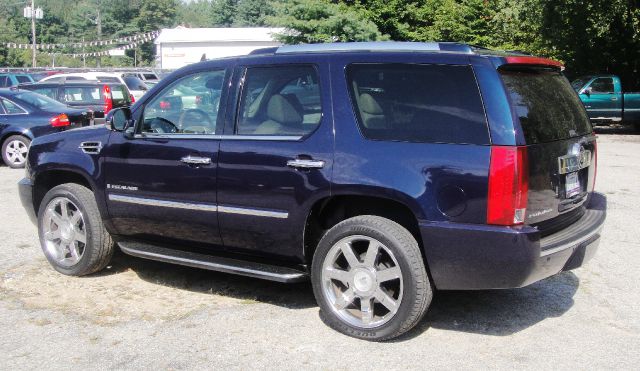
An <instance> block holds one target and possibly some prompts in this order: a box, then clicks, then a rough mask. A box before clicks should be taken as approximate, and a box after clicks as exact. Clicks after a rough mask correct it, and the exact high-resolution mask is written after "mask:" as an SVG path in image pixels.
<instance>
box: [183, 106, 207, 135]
mask: <svg viewBox="0 0 640 371" xmlns="http://www.w3.org/2000/svg"><path fill="white" fill-rule="evenodd" d="M189 116H191V117H189ZM194 116H199V120H198V117H194ZM188 118H189V119H188ZM185 119H187V120H186V122H187V124H188V123H189V122H199V123H200V125H197V124H196V125H189V126H184V123H185ZM178 127H179V128H180V129H182V131H181V132H182V133H203V134H207V133H209V132H210V131H211V128H212V127H213V122H212V121H211V117H209V115H208V114H207V113H206V112H205V111H203V110H201V109H198V108H191V109H188V110H185V111H184V112H182V113H181V114H180V118H179V119H178Z"/></svg>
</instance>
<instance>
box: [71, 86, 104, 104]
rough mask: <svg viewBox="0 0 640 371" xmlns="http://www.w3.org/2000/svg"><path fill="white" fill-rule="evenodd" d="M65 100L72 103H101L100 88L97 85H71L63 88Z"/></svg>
mask: <svg viewBox="0 0 640 371" xmlns="http://www.w3.org/2000/svg"><path fill="white" fill-rule="evenodd" d="M63 94H64V100H65V102H73V103H79V102H83V103H92V104H100V103H102V96H101V89H100V87H99V86H71V87H65V88H64V89H63Z"/></svg>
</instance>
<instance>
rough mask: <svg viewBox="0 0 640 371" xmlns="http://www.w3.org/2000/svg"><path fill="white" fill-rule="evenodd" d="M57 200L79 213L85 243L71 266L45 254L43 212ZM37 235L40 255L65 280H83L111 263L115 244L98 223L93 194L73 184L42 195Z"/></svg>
mask: <svg viewBox="0 0 640 371" xmlns="http://www.w3.org/2000/svg"><path fill="white" fill-rule="evenodd" d="M60 198H66V199H68V200H69V201H71V202H72V203H73V204H74V206H76V207H77V209H78V210H79V211H80V212H81V213H82V224H83V230H84V233H85V237H86V243H85V244H84V247H83V252H82V256H81V257H80V259H79V260H78V262H77V263H76V264H74V265H72V266H64V265H61V264H59V262H58V261H56V259H54V257H53V256H52V255H51V253H50V252H48V251H47V247H46V245H45V238H44V232H43V228H44V220H45V211H46V209H47V205H48V204H49V203H50V202H51V201H52V200H54V199H60ZM38 235H39V237H40V246H41V247H42V251H43V252H44V254H45V257H46V258H47V260H48V261H49V263H50V264H51V266H53V268H54V269H55V270H57V271H58V272H60V273H62V274H66V275H69V276H84V275H87V274H91V273H95V272H98V271H100V270H102V269H103V268H104V267H106V266H107V264H109V262H110V261H111V258H112V256H113V251H114V249H115V243H114V241H113V239H112V238H111V235H110V234H109V232H107V230H106V229H105V227H104V224H103V223H102V216H101V215H100V211H99V210H98V205H97V203H96V200H95V197H94V195H93V193H92V192H91V190H89V189H88V188H86V187H84V186H81V185H79V184H75V183H66V184H61V185H59V186H56V187H54V188H52V189H51V190H49V192H47V193H46V194H45V196H44V198H43V200H42V202H41V203H40V208H39V210H38Z"/></svg>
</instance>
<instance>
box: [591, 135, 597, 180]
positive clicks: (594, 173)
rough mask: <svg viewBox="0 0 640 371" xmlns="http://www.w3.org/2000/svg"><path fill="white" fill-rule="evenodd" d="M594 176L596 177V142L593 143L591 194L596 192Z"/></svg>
mask: <svg viewBox="0 0 640 371" xmlns="http://www.w3.org/2000/svg"><path fill="white" fill-rule="evenodd" d="M596 175H598V142H597V141H595V140H594V141H593V187H592V188H591V192H593V191H595V190H596Z"/></svg>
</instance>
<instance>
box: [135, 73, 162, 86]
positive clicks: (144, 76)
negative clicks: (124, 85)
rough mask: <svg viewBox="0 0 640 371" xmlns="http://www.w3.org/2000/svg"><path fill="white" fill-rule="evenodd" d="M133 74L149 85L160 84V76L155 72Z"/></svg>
mask: <svg viewBox="0 0 640 371" xmlns="http://www.w3.org/2000/svg"><path fill="white" fill-rule="evenodd" d="M131 74H132V75H134V76H136V77H138V78H139V79H140V80H142V81H144V83H145V84H147V85H149V84H150V83H151V84H154V85H155V84H157V83H158V81H160V78H159V77H158V75H156V74H155V72H151V71H138V72H132V73H131Z"/></svg>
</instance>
